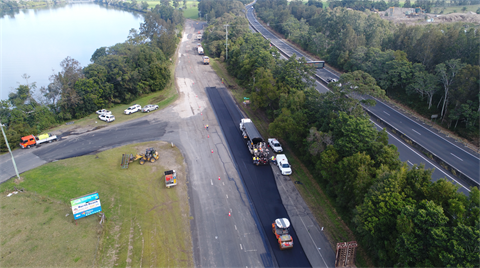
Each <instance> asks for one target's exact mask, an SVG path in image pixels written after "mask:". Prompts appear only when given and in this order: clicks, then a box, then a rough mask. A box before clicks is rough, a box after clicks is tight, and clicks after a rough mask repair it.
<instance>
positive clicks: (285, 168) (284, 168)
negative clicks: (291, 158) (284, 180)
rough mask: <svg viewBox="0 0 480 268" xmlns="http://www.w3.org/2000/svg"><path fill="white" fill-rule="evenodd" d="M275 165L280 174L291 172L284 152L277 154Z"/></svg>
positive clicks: (289, 173)
mask: <svg viewBox="0 0 480 268" xmlns="http://www.w3.org/2000/svg"><path fill="white" fill-rule="evenodd" d="M277 165H278V168H279V169H280V172H281V173H282V175H291V174H292V167H291V166H290V164H289V163H288V159H287V156H286V155H284V154H277Z"/></svg>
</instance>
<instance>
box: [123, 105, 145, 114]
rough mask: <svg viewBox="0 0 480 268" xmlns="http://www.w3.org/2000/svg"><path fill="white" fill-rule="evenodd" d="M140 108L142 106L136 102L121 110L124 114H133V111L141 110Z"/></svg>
mask: <svg viewBox="0 0 480 268" xmlns="http://www.w3.org/2000/svg"><path fill="white" fill-rule="evenodd" d="M141 110H142V106H140V105H138V104H135V105H132V106H130V107H128V108H127V109H125V111H123V113H124V114H133V113H136V112H138V111H141Z"/></svg>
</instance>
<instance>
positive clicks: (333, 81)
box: [327, 78, 338, 84]
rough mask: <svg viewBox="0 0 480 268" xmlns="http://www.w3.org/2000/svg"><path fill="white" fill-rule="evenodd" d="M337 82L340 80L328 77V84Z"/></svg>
mask: <svg viewBox="0 0 480 268" xmlns="http://www.w3.org/2000/svg"><path fill="white" fill-rule="evenodd" d="M335 82H338V80H337V79H335V78H328V79H327V83H328V84H330V83H335Z"/></svg>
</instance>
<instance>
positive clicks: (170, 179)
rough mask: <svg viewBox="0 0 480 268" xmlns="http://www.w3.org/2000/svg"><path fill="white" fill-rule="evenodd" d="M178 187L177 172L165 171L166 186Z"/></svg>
mask: <svg viewBox="0 0 480 268" xmlns="http://www.w3.org/2000/svg"><path fill="white" fill-rule="evenodd" d="M175 185H177V172H175V170H167V171H165V186H166V187H167V188H170V187H172V186H175Z"/></svg>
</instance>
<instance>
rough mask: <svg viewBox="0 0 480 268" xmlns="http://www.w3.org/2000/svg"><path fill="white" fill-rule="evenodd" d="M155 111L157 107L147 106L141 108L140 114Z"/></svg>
mask: <svg viewBox="0 0 480 268" xmlns="http://www.w3.org/2000/svg"><path fill="white" fill-rule="evenodd" d="M156 109H158V105H153V104H147V105H145V106H143V109H142V112H144V113H149V112H151V111H155V110H156Z"/></svg>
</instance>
